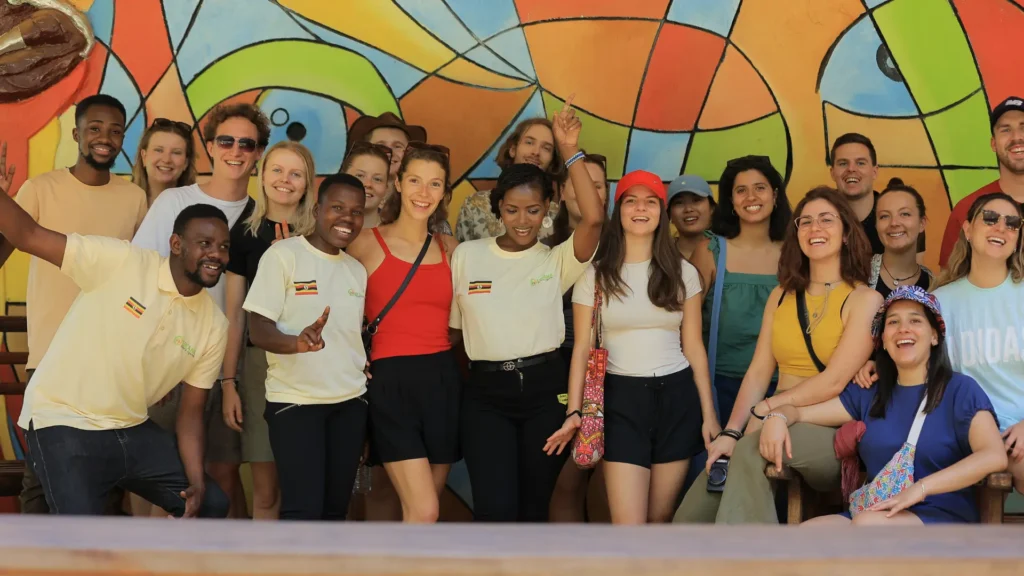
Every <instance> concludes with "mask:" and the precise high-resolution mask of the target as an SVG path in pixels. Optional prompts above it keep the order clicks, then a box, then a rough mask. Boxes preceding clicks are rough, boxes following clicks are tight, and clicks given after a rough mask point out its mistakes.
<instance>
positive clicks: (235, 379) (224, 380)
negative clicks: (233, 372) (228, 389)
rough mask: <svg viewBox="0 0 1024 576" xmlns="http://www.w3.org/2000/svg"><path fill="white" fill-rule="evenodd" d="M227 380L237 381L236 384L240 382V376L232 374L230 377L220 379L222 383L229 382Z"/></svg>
mask: <svg viewBox="0 0 1024 576" xmlns="http://www.w3.org/2000/svg"><path fill="white" fill-rule="evenodd" d="M227 381H231V382H234V383H236V384H237V383H238V378H235V377H234V376H232V377H230V378H221V379H220V380H219V382H220V383H221V384H223V383H225V382H227Z"/></svg>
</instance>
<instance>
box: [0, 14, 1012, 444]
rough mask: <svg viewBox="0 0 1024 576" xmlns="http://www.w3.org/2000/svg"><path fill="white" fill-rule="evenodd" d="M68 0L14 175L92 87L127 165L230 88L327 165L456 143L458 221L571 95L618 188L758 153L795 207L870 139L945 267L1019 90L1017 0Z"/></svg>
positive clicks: (20, 138)
mask: <svg viewBox="0 0 1024 576" xmlns="http://www.w3.org/2000/svg"><path fill="white" fill-rule="evenodd" d="M0 1H4V0H0ZM67 1H68V2H70V3H71V4H73V5H75V6H77V7H78V8H79V9H81V10H82V11H83V12H85V14H86V16H87V17H88V19H89V21H90V22H91V24H92V27H93V30H94V33H95V36H96V40H97V44H96V46H95V48H94V49H93V51H92V52H91V54H90V55H89V57H88V59H87V60H86V61H85V62H83V63H82V64H81V65H80V66H79V67H78V68H76V69H75V70H73V71H72V73H70V74H68V75H67V76H66V77H65V78H64V79H62V80H61V81H60V82H59V83H57V84H56V85H54V86H52V87H51V88H49V89H47V90H46V91H45V92H43V93H42V94H39V95H37V96H34V97H32V98H30V99H29V100H26V101H23V102H18V103H13V104H5V105H0V136H2V138H3V139H5V140H7V141H8V142H9V146H10V152H9V158H10V159H11V160H12V161H14V162H15V163H16V165H17V169H18V174H19V178H18V181H17V182H16V186H17V185H18V184H20V182H21V181H22V180H23V178H24V177H25V176H26V175H28V176H33V175H36V174H39V173H42V172H44V171H47V170H51V169H53V168H54V167H55V166H57V167H60V166H67V165H70V164H71V163H73V162H74V159H75V154H76V148H75V145H74V143H73V142H72V141H71V128H72V117H73V110H72V108H71V104H72V103H73V102H74V101H76V100H78V99H80V98H81V97H83V96H86V95H88V94H92V93H95V92H97V91H100V92H104V93H109V94H112V95H115V96H117V97H118V98H119V99H120V100H121V101H122V102H124V104H125V105H126V107H127V108H128V113H129V125H128V129H127V137H126V138H125V146H124V148H125V151H126V153H125V155H124V156H123V157H122V158H120V159H119V160H118V163H117V165H116V171H117V172H119V173H123V174H127V173H128V172H129V170H130V160H129V155H133V154H134V151H135V148H136V146H137V143H138V140H139V137H140V136H141V134H142V132H143V129H144V127H145V126H146V124H147V123H149V122H150V121H152V119H153V118H156V117H167V118H171V119H175V120H182V121H186V122H189V123H197V122H198V123H200V124H201V123H202V122H203V118H204V116H205V115H206V114H207V112H208V111H209V110H210V109H211V108H212V107H213V106H214V105H216V104H217V103H219V102H224V101H228V100H231V101H248V102H255V103H257V104H259V105H260V106H261V107H262V108H263V109H264V110H265V111H266V112H267V114H268V115H269V116H270V118H271V119H272V121H273V124H274V131H273V136H272V140H274V141H276V140H279V139H283V138H286V137H287V136H286V133H287V132H288V131H289V128H291V129H292V131H293V132H292V133H293V134H294V133H295V130H296V129H297V128H298V126H299V125H301V126H302V127H303V128H304V136H303V138H302V142H303V143H304V144H306V145H307V146H309V147H310V148H311V149H312V150H313V151H314V154H315V157H316V163H317V169H318V172H319V173H321V174H325V173H331V172H336V171H337V170H338V168H339V166H340V163H341V160H342V151H343V150H344V148H345V141H346V127H347V126H348V125H350V124H351V122H352V121H353V120H354V119H355V118H357V117H358V116H359V115H360V114H362V113H366V114H374V115H375V114H379V113H382V112H384V111H393V112H396V113H399V114H401V115H402V116H403V117H405V119H406V120H407V121H408V122H410V123H415V124H421V125H423V126H425V127H426V128H427V129H428V131H429V134H430V139H431V140H432V141H435V142H439V143H444V144H446V145H448V146H449V147H450V148H451V150H452V166H453V170H454V175H453V176H454V181H455V182H456V192H455V197H454V202H453V204H454V205H453V207H452V210H451V213H452V218H453V219H454V217H455V215H456V214H457V212H458V207H459V205H460V204H461V202H462V200H463V199H464V198H465V197H466V196H467V195H468V194H471V193H472V192H473V191H474V190H476V189H478V188H481V187H485V188H486V187H489V186H490V185H491V181H493V179H494V178H495V177H496V176H497V174H498V168H497V166H496V164H495V163H494V156H495V152H496V149H497V147H498V145H499V144H500V143H501V141H502V140H503V139H504V137H505V135H506V134H507V133H508V132H509V131H510V129H511V127H512V126H513V125H514V124H515V123H516V122H517V121H519V120H520V119H522V118H526V117H530V116H537V115H548V116H550V115H551V113H552V112H553V110H554V109H556V108H557V107H558V106H559V105H560V103H561V99H563V98H565V97H567V96H568V95H569V94H570V93H573V92H575V93H576V94H577V98H576V104H577V105H578V106H579V108H580V110H581V116H582V117H583V121H584V131H583V137H582V144H583V146H584V147H586V148H587V149H588V150H590V151H594V152H599V153H601V154H604V155H605V156H607V157H608V158H609V170H610V174H609V176H610V177H611V179H612V180H615V179H617V178H618V177H620V176H621V175H622V173H623V172H624V171H628V170H632V169H635V168H644V169H647V170H651V171H654V172H656V173H658V174H660V175H661V176H662V177H664V178H665V179H666V180H668V179H671V178H672V177H674V176H675V175H677V174H679V173H680V172H681V171H686V172H692V173H697V174H700V175H702V176H703V177H705V178H706V179H707V180H709V181H712V182H713V181H715V180H717V179H718V177H719V175H720V174H721V171H722V168H723V167H724V165H725V161H726V160H727V159H728V158H731V157H734V156H739V155H743V154H766V155H768V156H770V157H771V158H772V161H773V162H774V163H775V165H776V166H777V167H780V169H782V170H783V171H784V173H785V174H786V175H787V177H788V179H789V190H790V195H791V198H793V199H794V201H795V200H796V199H798V198H799V197H801V196H802V194H803V193H804V192H805V191H806V190H808V189H809V188H811V187H812V186H814V185H816V184H820V183H826V182H828V181H829V178H828V172H827V167H826V156H827V150H828V147H829V144H830V143H831V141H832V140H833V139H834V138H835V137H836V136H838V135H839V134H842V133H843V132H846V131H858V132H862V133H864V134H867V135H868V136H869V137H871V138H872V140H874V142H875V144H876V146H877V148H878V154H879V162H880V163H881V164H882V166H883V167H884V168H883V169H882V170H881V174H880V182H879V185H880V186H881V185H883V184H884V182H886V181H887V180H888V178H889V177H891V176H894V175H899V176H901V177H902V178H903V179H904V180H905V181H907V182H908V183H910V184H912V185H914V186H916V187H918V189H919V190H921V191H922V192H923V193H924V194H925V196H926V199H927V202H928V210H929V213H930V215H931V224H930V225H929V228H928V232H929V233H928V240H929V246H928V249H929V252H928V261H929V262H930V263H931V264H933V265H934V264H935V262H936V260H937V257H938V243H939V240H940V237H941V230H942V228H943V227H944V225H945V221H946V218H947V216H948V214H949V207H950V202H951V201H953V202H955V201H956V200H958V199H959V198H961V197H963V196H965V195H966V194H968V193H970V192H971V191H973V190H974V189H976V188H977V187H979V186H980V185H982V184H985V183H987V182H990V181H992V180H993V179H995V178H996V176H997V172H996V170H995V169H994V168H995V156H994V154H993V153H992V151H991V150H990V149H989V137H990V132H989V128H988V119H987V110H988V109H989V107H990V105H991V104H992V103H993V102H997V101H999V100H1001V99H1002V98H1004V97H1006V96H1008V95H1010V94H1011V93H1017V94H1024V86H1021V84H1022V83H1024V76H1022V75H1021V74H1020V70H1021V69H1022V64H1024V55H1022V54H1021V52H1020V51H1019V50H1016V49H1014V45H1015V43H1014V42H1013V41H1012V39H1013V38H1014V37H1015V35H1016V34H1018V33H1019V31H1020V30H1021V29H1022V28H1024V7H1022V4H1024V0H629V1H624V0H557V1H556V0H276V1H275V0H163V1H161V0H67ZM299 132H303V131H302V130H299ZM197 138H198V136H197ZM199 164H200V171H207V172H208V171H209V169H210V162H209V159H208V158H206V157H202V158H200V161H199ZM12 192H13V191H12ZM26 269H27V266H26V260H25V258H24V257H23V256H22V257H16V258H14V259H12V262H11V263H10V264H9V265H8V266H6V267H5V271H4V276H5V280H4V282H2V283H0V289H3V291H4V292H5V294H3V298H4V299H5V300H6V301H8V302H21V301H23V300H24V286H25V274H26ZM6 446H9V444H7V445H6ZM6 446H5V451H6Z"/></svg>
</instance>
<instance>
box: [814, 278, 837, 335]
mask: <svg viewBox="0 0 1024 576" xmlns="http://www.w3.org/2000/svg"><path fill="white" fill-rule="evenodd" d="M837 283H838V282H811V284H824V285H825V299H824V300H822V302H821V304H820V305H819V306H815V308H814V311H813V312H810V315H811V317H810V319H809V322H808V323H807V333H808V334H810V333H811V332H813V331H814V329H815V328H817V327H818V324H820V323H821V321H822V319H824V318H825V312H826V311H827V310H828V295H829V293H830V292H832V285H833V284H837Z"/></svg>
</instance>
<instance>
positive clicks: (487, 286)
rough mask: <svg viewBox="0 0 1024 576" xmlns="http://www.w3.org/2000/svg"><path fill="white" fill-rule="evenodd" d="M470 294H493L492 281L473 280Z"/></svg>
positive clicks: (470, 285) (470, 284)
mask: <svg viewBox="0 0 1024 576" xmlns="http://www.w3.org/2000/svg"><path fill="white" fill-rule="evenodd" d="M469 293H470V294H490V293H491V281H490V280H473V281H472V282H470V283H469Z"/></svg>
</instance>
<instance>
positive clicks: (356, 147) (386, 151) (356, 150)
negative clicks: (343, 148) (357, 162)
mask: <svg viewBox="0 0 1024 576" xmlns="http://www.w3.org/2000/svg"><path fill="white" fill-rule="evenodd" d="M371 151H377V152H380V153H381V154H383V155H385V156H387V158H388V162H391V155H392V152H391V148H389V147H387V146H385V145H383V144H374V143H373V142H367V141H365V140H364V141H361V142H356V143H355V144H353V145H352V149H351V150H349V151H348V154H349V156H351V155H352V154H366V153H367V152H371Z"/></svg>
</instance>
